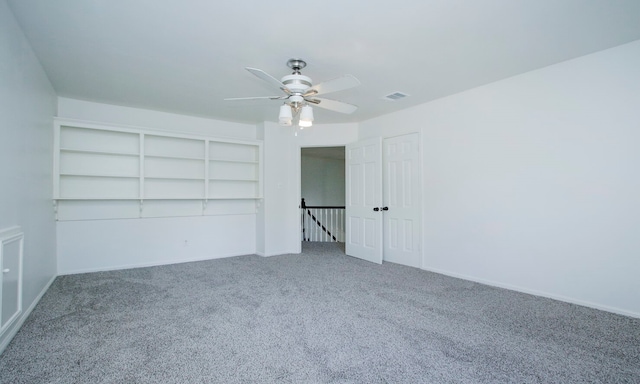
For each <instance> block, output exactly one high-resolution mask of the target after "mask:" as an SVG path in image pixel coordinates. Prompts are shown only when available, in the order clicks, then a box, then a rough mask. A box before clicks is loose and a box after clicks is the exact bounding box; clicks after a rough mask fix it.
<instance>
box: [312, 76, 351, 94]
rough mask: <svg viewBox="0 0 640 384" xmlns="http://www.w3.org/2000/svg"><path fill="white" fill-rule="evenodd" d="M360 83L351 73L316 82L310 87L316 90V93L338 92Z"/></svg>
mask: <svg viewBox="0 0 640 384" xmlns="http://www.w3.org/2000/svg"><path fill="white" fill-rule="evenodd" d="M358 85H360V80H358V79H356V77H355V76H353V75H344V76H342V77H338V78H335V79H333V80H328V81H325V82H324V83H320V84H317V85H315V86H313V87H312V88H311V89H315V90H316V91H318V93H317V95H320V94H325V93H331V92H338V91H342V90H345V89H349V88H353V87H357V86H358Z"/></svg>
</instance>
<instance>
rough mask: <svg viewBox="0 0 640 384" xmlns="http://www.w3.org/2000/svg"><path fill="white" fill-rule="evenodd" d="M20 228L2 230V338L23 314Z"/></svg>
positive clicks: (0, 257) (0, 294) (0, 234)
mask: <svg viewBox="0 0 640 384" xmlns="http://www.w3.org/2000/svg"><path fill="white" fill-rule="evenodd" d="M23 237H24V235H23V233H22V231H21V229H20V227H10V228H7V229H4V230H0V272H1V273H0V300H1V302H0V336H2V334H3V333H4V332H5V331H6V330H7V329H8V328H9V327H10V326H11V325H12V324H13V322H14V321H15V320H16V319H17V318H18V317H19V316H20V314H21V313H22V249H23Z"/></svg>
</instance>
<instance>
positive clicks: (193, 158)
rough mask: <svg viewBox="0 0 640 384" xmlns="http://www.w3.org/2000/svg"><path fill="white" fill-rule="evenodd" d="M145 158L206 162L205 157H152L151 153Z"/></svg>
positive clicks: (146, 154)
mask: <svg viewBox="0 0 640 384" xmlns="http://www.w3.org/2000/svg"><path fill="white" fill-rule="evenodd" d="M144 157H145V158H157V159H173V160H198V161H204V157H190V156H178V155H175V156H168V155H152V154H149V153H146V152H145V154H144Z"/></svg>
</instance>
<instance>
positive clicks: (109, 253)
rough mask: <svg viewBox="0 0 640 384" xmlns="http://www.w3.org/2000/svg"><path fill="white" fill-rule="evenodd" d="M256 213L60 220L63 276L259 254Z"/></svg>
mask: <svg viewBox="0 0 640 384" xmlns="http://www.w3.org/2000/svg"><path fill="white" fill-rule="evenodd" d="M255 237H256V232H255V214H252V215H225V216H194V217H171V218H153V219H124V220H90V221H60V222H58V252H59V254H60V257H59V261H58V270H59V274H61V275H63V274H70V273H81V272H93V271H100V270H110V269H121V268H133V267H144V266H150V265H161V264H173V263H181V262H187V261H196V260H207V259H215V258H221V257H228V256H237V255H247V254H253V253H255V251H256V249H255Z"/></svg>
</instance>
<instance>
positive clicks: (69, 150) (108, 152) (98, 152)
mask: <svg viewBox="0 0 640 384" xmlns="http://www.w3.org/2000/svg"><path fill="white" fill-rule="evenodd" d="M60 152H71V153H86V154H96V155H114V156H133V157H140V154H139V153H137V152H116V151H93V150H88V149H74V148H60Z"/></svg>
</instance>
